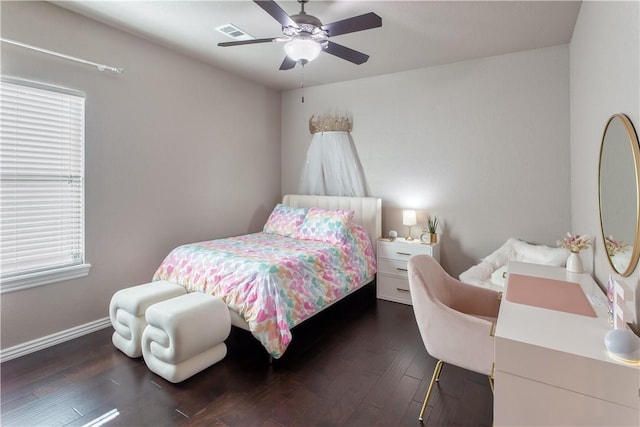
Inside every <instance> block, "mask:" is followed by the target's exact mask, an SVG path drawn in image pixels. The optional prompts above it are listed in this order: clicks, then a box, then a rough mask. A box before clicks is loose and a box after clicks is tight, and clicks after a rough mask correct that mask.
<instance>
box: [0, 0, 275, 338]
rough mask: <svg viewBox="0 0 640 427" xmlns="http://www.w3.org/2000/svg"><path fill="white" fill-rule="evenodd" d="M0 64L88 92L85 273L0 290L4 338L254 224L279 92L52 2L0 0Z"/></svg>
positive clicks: (265, 202)
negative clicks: (196, 244)
mask: <svg viewBox="0 0 640 427" xmlns="http://www.w3.org/2000/svg"><path fill="white" fill-rule="evenodd" d="M2 36H3V37H7V38H10V39H14V40H18V41H21V42H24V43H29V44H33V45H36V46H40V47H44V48H48V49H51V50H55V51H59V52H64V53H66V54H69V55H72V56H76V57H81V58H86V59H90V60H93V61H96V62H102V63H107V64H109V65H115V66H121V67H124V68H125V73H124V74H123V75H114V74H109V73H100V72H98V71H96V70H95V69H93V68H90V67H86V66H84V65H79V64H75V63H72V62H68V61H64V60H61V59H57V58H54V57H51V56H48V55H43V54H39V53H34V52H31V51H28V50H24V49H21V48H16V47H12V46H9V45H6V44H3V45H2V73H3V74H4V75H13V76H19V77H22V78H27V79H32V80H36V81H41V82H45V83H49V84H53V85H58V86H64V87H69V88H72V89H77V90H80V91H84V92H85V93H86V95H87V98H86V99H87V100H86V111H87V113H86V219H87V227H86V250H87V261H88V262H89V263H90V264H91V265H92V268H91V271H90V273H89V276H87V277H85V278H82V279H77V280H72V281H68V282H61V283H54V284H51V285H46V286H42V287H38V288H32V289H29V290H24V291H18V292H12V293H7V294H3V295H2V296H1V313H2V314H1V316H2V317H1V324H2V326H1V330H0V333H1V335H2V348H3V349H5V348H8V347H11V346H14V345H17V344H21V343H24V342H27V341H30V340H33V339H36V338H40V337H43V336H46V335H50V334H53V333H55V332H59V331H63V330H66V329H70V328H73V327H76V326H78V325H83V324H85V323H88V322H91V321H95V320H97V319H101V318H104V317H106V316H107V315H108V304H109V299H110V298H111V295H113V293H114V292H115V291H116V290H118V289H120V288H124V287H127V286H131V285H135V284H140V283H145V282H148V281H150V279H151V277H152V275H153V273H154V272H155V269H156V268H157V267H158V265H159V264H160V262H161V261H162V259H163V257H164V256H166V254H167V253H168V252H169V251H170V250H171V249H172V248H173V247H175V246H177V245H179V244H182V243H187V242H193V241H198V240H205V239H209V238H216V237H224V236H229V235H235V234H242V233H246V232H250V231H257V230H259V229H261V227H262V225H263V224H264V222H265V221H266V218H267V216H268V214H269V212H270V211H271V209H272V208H273V206H274V204H275V203H276V202H277V201H278V199H279V197H280V94H279V93H276V92H274V91H271V90H268V89H265V88H264V87H262V86H259V85H256V84H253V83H249V82H247V81H244V80H241V79H238V78H236V77H234V76H232V75H230V74H226V73H224V72H221V71H219V70H216V69H214V68H212V67H210V66H207V65H204V64H203V63H200V62H197V61H194V60H191V59H189V58H188V57H185V56H182V55H179V54H177V53H174V52H172V51H169V50H167V49H164V48H161V47H158V46H157V45H154V44H151V43H148V42H146V41H144V40H141V39H139V38H136V37H132V36H130V35H128V34H126V33H124V32H121V31H118V30H115V29H111V28H109V27H106V26H104V25H102V24H99V23H97V22H95V21H92V20H89V19H86V18H84V17H82V16H80V15H76V14H74V13H71V12H68V11H66V10H64V9H61V8H59V7H56V6H53V5H51V4H48V3H32V2H19V3H18V2H2Z"/></svg>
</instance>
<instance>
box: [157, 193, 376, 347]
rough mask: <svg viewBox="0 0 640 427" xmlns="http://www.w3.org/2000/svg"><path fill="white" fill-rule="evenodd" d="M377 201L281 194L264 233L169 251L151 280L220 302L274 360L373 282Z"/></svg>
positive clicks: (371, 199) (232, 321) (199, 243)
mask: <svg viewBox="0 0 640 427" xmlns="http://www.w3.org/2000/svg"><path fill="white" fill-rule="evenodd" d="M381 228H382V224H381V200H380V199H378V198H372V197H335V196H309V195H286V196H285V197H284V198H283V201H282V203H281V204H278V205H277V206H276V207H275V208H274V210H273V211H272V212H271V215H270V216H269V219H268V220H267V222H266V224H265V226H264V229H263V231H261V232H258V233H252V234H246V235H242V236H235V237H229V238H225V239H216V240H210V241H204V242H196V243H192V244H188V245H182V246H179V247H177V248H175V249H174V250H172V251H171V252H170V253H169V254H168V255H167V257H166V258H165V259H164V260H163V262H162V263H161V265H160V266H159V267H158V269H157V271H156V273H155V274H154V277H153V280H154V281H155V280H167V281H170V282H174V283H177V284H179V285H181V286H184V287H185V288H186V289H187V291H188V292H204V293H208V294H211V295H215V296H219V297H221V298H222V300H223V301H224V302H225V304H227V306H228V307H229V311H230V313H231V323H232V324H233V325H234V326H236V327H239V328H242V329H245V330H248V331H250V332H251V333H252V334H253V336H254V337H255V338H256V339H258V341H260V343H261V344H262V345H263V346H264V348H265V349H266V351H267V352H268V353H269V355H270V356H273V357H275V358H279V357H281V356H282V355H283V353H284V352H285V350H286V348H287V346H288V345H289V343H290V342H291V339H292V335H291V329H292V328H293V327H294V326H296V325H298V324H300V323H301V322H303V321H305V320H307V319H309V318H310V317H312V316H314V315H315V314H317V313H319V312H320V311H322V310H324V309H326V308H327V307H329V306H331V305H332V304H334V303H336V302H337V301H339V300H341V299H343V298H344V297H346V296H347V295H350V294H351V293H353V292H354V291H356V290H358V289H361V288H362V287H363V286H365V285H366V284H368V283H371V282H372V281H373V279H374V278H375V273H376V257H375V241H376V239H377V238H378V237H379V236H380V235H381Z"/></svg>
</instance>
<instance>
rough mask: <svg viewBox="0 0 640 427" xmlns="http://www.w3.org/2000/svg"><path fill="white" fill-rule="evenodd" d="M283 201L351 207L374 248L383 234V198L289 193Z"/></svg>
mask: <svg viewBox="0 0 640 427" xmlns="http://www.w3.org/2000/svg"><path fill="white" fill-rule="evenodd" d="M282 203H283V204H285V205H287V206H291V207H294V208H312V207H314V208H321V209H351V210H352V211H354V212H355V213H354V215H353V220H354V221H355V222H357V223H358V224H360V225H362V226H363V227H364V228H365V229H366V230H367V233H369V238H370V239H371V244H372V245H373V250H374V251H375V250H376V241H377V239H378V237H380V236H382V199H379V198H376V197H340V196H312V195H304V194H287V195H286V196H284V197H283V199H282Z"/></svg>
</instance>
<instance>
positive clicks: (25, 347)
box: [0, 317, 111, 363]
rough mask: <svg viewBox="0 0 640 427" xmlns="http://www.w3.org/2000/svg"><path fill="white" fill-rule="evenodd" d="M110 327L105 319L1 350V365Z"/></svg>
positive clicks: (109, 323)
mask: <svg viewBox="0 0 640 427" xmlns="http://www.w3.org/2000/svg"><path fill="white" fill-rule="evenodd" d="M109 326H111V322H110V321H109V318H108V317H105V318H103V319H98V320H94V321H93V322H89V323H85V324H84V325H80V326H76V327H75V328H71V329H67V330H65V331H60V332H56V333H55V334H51V335H47V336H45V337H42V338H38V339H35V340H33V341H28V342H26V343H23V344H18V345H16V346H13V347H9V348H5V349H2V350H0V363H1V362H6V361H7V360H11V359H15V358H17V357H20V356H25V355H27V354H31V353H35V352H36V351H39V350H43V349H45V348H48V347H52V346H54V345H56V344H60V343H63V342H65V341H70V340H72V339H74V338H78V337H81V336H83V335H87V334H90V333H92V332H95V331H99V330H100V329H104V328H106V327H109Z"/></svg>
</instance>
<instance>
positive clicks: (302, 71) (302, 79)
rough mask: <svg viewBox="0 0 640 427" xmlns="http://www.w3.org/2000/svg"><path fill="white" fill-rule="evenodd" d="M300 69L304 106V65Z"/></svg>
mask: <svg viewBox="0 0 640 427" xmlns="http://www.w3.org/2000/svg"><path fill="white" fill-rule="evenodd" d="M301 65H302V66H301V67H300V89H302V103H303V104H304V64H301Z"/></svg>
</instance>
